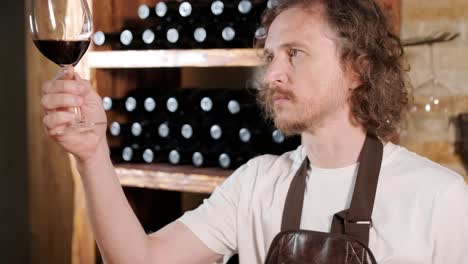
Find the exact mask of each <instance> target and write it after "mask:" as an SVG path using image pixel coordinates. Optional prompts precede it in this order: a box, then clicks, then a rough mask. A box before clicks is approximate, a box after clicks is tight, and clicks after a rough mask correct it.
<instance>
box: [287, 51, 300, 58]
mask: <svg viewBox="0 0 468 264" xmlns="http://www.w3.org/2000/svg"><path fill="white" fill-rule="evenodd" d="M298 52H299V50H297V49H290V50H289V57H296V56H297V53H298Z"/></svg>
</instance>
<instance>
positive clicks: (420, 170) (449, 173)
mask: <svg viewBox="0 0 468 264" xmlns="http://www.w3.org/2000/svg"><path fill="white" fill-rule="evenodd" d="M382 168H383V169H384V170H385V171H386V174H388V175H387V177H389V178H392V177H394V178H395V179H398V180H403V181H405V182H408V183H411V182H413V181H414V182H415V183H416V182H418V183H419V184H421V185H425V186H426V187H429V186H433V187H434V188H444V187H447V186H448V185H451V184H453V183H454V182H460V180H462V179H463V177H462V176H461V175H460V174H458V173H456V172H455V171H453V170H451V169H449V168H447V167H444V166H442V165H440V164H438V163H436V162H434V161H432V160H430V159H428V158H426V157H423V156H421V155H419V154H417V153H415V152H413V151H410V150H408V149H406V148H405V147H403V146H398V145H395V150H394V153H392V154H391V156H390V158H389V162H387V163H384V164H383V167H382Z"/></svg>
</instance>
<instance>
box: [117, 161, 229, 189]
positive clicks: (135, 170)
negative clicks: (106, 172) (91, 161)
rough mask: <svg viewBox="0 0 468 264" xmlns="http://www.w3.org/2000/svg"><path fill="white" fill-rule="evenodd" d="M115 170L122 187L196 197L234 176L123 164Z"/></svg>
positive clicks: (187, 168)
mask: <svg viewBox="0 0 468 264" xmlns="http://www.w3.org/2000/svg"><path fill="white" fill-rule="evenodd" d="M115 170H116V173H117V176H118V177H119V180H120V183H121V184H122V186H127V187H141V188H150V189H162V190H171V191H180V192H196V193H211V192H213V190H214V189H215V188H216V186H218V185H220V184H221V183H222V182H223V181H224V180H225V179H226V178H227V177H228V176H229V175H230V174H231V173H232V171H229V170H222V169H217V168H195V167H192V166H172V165H169V164H158V165H144V164H122V165H118V166H115Z"/></svg>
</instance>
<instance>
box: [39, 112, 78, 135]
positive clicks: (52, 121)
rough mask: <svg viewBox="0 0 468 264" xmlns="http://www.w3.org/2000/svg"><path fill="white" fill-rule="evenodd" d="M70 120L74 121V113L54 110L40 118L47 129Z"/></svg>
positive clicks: (52, 128) (54, 127)
mask: <svg viewBox="0 0 468 264" xmlns="http://www.w3.org/2000/svg"><path fill="white" fill-rule="evenodd" d="M72 122H76V115H75V114H73V113H70V112H54V113H51V114H48V115H46V116H44V118H43V120H42V123H43V124H44V126H45V127H46V128H47V130H49V131H51V130H54V129H56V128H57V127H61V126H64V125H67V124H69V123H72Z"/></svg>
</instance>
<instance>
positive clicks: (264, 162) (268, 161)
mask: <svg viewBox="0 0 468 264" xmlns="http://www.w3.org/2000/svg"><path fill="white" fill-rule="evenodd" d="M303 155H304V154H303V151H302V146H299V147H298V148H297V149H295V150H291V151H288V152H285V153H283V154H281V155H272V154H264V155H260V156H257V157H255V158H252V159H251V160H249V161H248V162H247V164H246V165H245V166H246V167H248V170H249V171H250V172H251V173H248V174H252V173H253V174H255V177H256V178H257V180H259V179H258V178H260V180H261V179H268V180H271V179H277V178H278V177H281V176H287V175H288V174H290V172H291V171H292V170H294V169H295V168H296V167H297V168H298V167H299V166H300V163H301V161H302V156H303Z"/></svg>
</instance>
